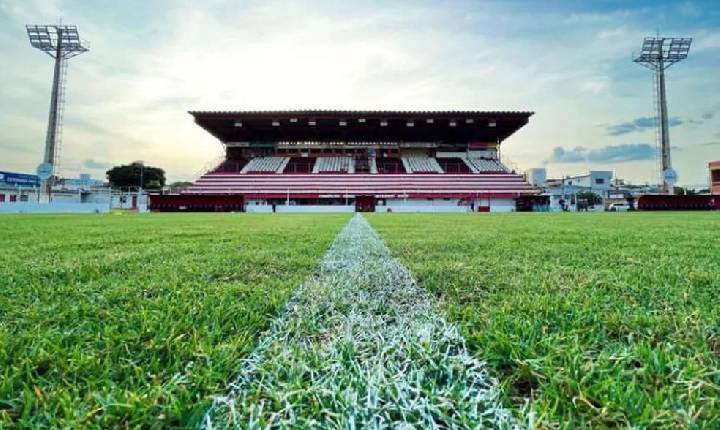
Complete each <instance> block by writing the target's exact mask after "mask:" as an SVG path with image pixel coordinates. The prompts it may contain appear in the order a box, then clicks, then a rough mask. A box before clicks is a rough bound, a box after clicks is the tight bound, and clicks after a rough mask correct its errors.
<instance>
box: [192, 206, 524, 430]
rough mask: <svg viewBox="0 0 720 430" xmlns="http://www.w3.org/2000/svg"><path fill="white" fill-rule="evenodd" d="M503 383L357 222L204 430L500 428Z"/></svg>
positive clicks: (505, 417) (511, 424)
mask: <svg viewBox="0 0 720 430" xmlns="http://www.w3.org/2000/svg"><path fill="white" fill-rule="evenodd" d="M499 395H500V392H499V389H498V387H497V381H496V380H495V379H494V378H493V377H491V376H490V374H489V373H488V371H487V370H486V368H485V365H484V363H482V362H480V361H478V360H477V359H475V358H473V357H472V356H471V355H470V353H469V352H468V351H467V348H466V346H465V342H464V340H463V338H462V336H461V335H460V334H459V333H458V330H457V328H456V327H455V326H454V325H453V324H450V323H448V322H447V321H446V320H445V319H444V318H443V317H442V316H441V312H439V310H438V309H437V304H436V302H435V300H434V299H433V298H432V297H431V296H430V294H428V293H427V291H425V290H424V289H423V288H420V287H419V286H418V285H417V283H416V282H415V280H414V278H413V276H412V275H411V273H410V272H409V271H408V270H407V269H406V268H405V267H404V266H403V265H402V264H400V263H399V262H398V261H397V260H396V259H395V258H394V257H393V256H392V255H391V253H390V250H389V249H388V248H387V247H386V246H385V244H384V243H383V242H382V240H381V239H380V238H379V237H378V235H377V234H376V233H375V231H374V230H373V229H372V228H371V227H370V225H369V224H368V223H367V221H365V219H364V218H363V217H362V216H360V215H356V216H355V217H354V218H353V219H352V220H351V221H350V222H349V223H348V224H347V225H346V226H345V228H344V229H343V230H342V231H341V232H340V233H339V234H338V236H337V237H336V238H335V240H334V242H333V244H332V245H331V247H330V249H329V250H328V252H327V254H326V255H325V257H324V258H323V260H322V262H321V265H320V269H319V271H318V272H317V273H316V274H315V275H313V276H311V277H310V278H309V279H308V280H307V281H306V282H305V283H304V284H303V285H302V286H301V287H300V288H299V289H298V291H297V292H296V294H295V295H294V296H293V297H292V298H291V299H290V301H289V302H288V304H287V307H286V310H285V312H284V313H283V314H282V315H281V316H280V317H278V318H277V319H276V320H275V321H274V322H273V323H272V326H271V328H270V330H269V333H268V334H267V336H265V337H264V338H263V339H262V340H261V342H260V344H259V346H258V347H257V348H256V350H255V351H254V352H253V353H252V354H251V355H250V357H248V358H247V359H245V360H244V362H243V364H242V369H241V371H240V375H239V376H238V378H237V379H236V380H235V381H234V382H233V383H232V384H230V388H229V392H228V394H227V395H225V396H222V397H217V398H215V401H214V403H213V405H212V407H211V408H210V409H209V410H208V411H207V413H206V415H205V417H204V420H203V423H202V425H201V426H202V427H203V428H205V429H216V428H247V429H259V428H297V427H303V428H319V429H325V428H327V429H330V428H332V429H336V428H344V429H355V428H373V429H382V428H417V427H421V428H457V429H459V428H502V429H506V428H507V429H516V428H519V427H520V425H519V424H518V423H517V422H516V421H515V420H514V419H513V417H512V415H511V414H510V412H508V411H507V410H506V409H504V408H503V407H502V406H501V405H500V401H499Z"/></svg>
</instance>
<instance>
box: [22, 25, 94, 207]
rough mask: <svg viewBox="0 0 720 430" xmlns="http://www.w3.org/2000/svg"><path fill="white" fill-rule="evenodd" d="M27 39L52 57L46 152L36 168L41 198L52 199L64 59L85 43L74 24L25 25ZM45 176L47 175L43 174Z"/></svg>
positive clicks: (83, 48)
mask: <svg viewBox="0 0 720 430" xmlns="http://www.w3.org/2000/svg"><path fill="white" fill-rule="evenodd" d="M25 27H26V29H27V34H28V38H29V39H30V45H31V46H32V47H33V48H36V49H39V50H40V51H43V52H45V53H46V54H48V55H49V56H50V57H52V58H53V59H54V60H55V67H54V70H53V84H52V91H51V93H50V113H49V115H48V127H47V133H46V134H45V154H44V156H43V161H42V163H41V164H40V166H39V167H38V174H40V171H42V172H43V175H42V176H43V177H42V178H41V179H42V185H41V194H42V195H43V199H46V200H48V201H49V200H51V199H52V186H53V183H54V180H55V177H56V176H55V175H56V173H57V172H56V166H57V161H58V156H59V151H60V144H61V136H62V119H63V118H62V117H63V109H64V103H65V81H66V74H67V63H66V61H67V60H69V59H70V58H72V57H75V56H77V55H80V54H82V53H84V52H87V51H88V49H89V48H88V44H87V42H85V41H84V40H82V39H80V34H79V32H78V29H77V26H74V25H27V26H25ZM44 176H47V177H44Z"/></svg>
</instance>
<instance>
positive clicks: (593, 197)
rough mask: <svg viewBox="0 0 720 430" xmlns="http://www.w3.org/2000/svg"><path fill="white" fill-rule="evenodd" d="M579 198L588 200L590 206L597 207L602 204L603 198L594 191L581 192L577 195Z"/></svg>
mask: <svg viewBox="0 0 720 430" xmlns="http://www.w3.org/2000/svg"><path fill="white" fill-rule="evenodd" d="M577 198H578V199H584V200H587V202H588V205H590V206H595V205H599V204H600V203H602V197H600V196H598V195H597V194H595V193H593V192H592V191H581V192H579V193H577Z"/></svg>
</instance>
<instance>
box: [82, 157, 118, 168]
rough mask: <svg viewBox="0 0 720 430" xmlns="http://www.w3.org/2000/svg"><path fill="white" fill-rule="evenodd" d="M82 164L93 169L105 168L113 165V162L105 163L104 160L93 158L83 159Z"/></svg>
mask: <svg viewBox="0 0 720 430" xmlns="http://www.w3.org/2000/svg"><path fill="white" fill-rule="evenodd" d="M82 165H83V167H84V168H86V169H92V170H105V169H109V168H110V167H112V164H110V163H105V162H103V161H97V160H93V159H88V160H85V161H83V163H82Z"/></svg>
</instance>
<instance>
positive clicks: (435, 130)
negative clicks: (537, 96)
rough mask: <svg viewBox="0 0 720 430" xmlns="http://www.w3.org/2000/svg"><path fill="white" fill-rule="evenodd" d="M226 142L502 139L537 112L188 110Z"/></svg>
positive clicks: (199, 122)
mask: <svg viewBox="0 0 720 430" xmlns="http://www.w3.org/2000/svg"><path fill="white" fill-rule="evenodd" d="M189 113H190V114H191V115H192V116H193V117H195V122H196V123H197V124H198V125H200V126H201V127H202V128H204V129H205V130H207V131H208V132H209V133H210V134H212V135H213V136H215V137H217V138H218V139H220V141H222V142H223V143H228V142H280V141H316V142H317V141H326V142H337V141H346V142H353V141H354V142H444V143H469V142H502V141H503V140H505V139H507V138H508V137H509V136H510V135H512V134H513V133H515V132H516V131H517V130H518V129H520V127H522V126H524V125H525V124H527V122H528V119H529V118H530V116H532V115H533V112H515V111H360V110H355V111H353V110H288V111H190V112H189Z"/></svg>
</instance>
